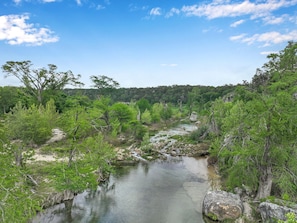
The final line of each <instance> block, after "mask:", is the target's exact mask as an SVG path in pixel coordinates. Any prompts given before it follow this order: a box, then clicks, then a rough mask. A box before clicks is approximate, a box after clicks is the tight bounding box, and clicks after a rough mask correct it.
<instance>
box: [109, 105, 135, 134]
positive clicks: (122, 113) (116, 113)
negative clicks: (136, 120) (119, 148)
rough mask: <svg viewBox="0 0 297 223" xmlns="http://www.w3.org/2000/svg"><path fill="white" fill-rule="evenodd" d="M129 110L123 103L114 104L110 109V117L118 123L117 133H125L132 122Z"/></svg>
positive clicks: (131, 113)
mask: <svg viewBox="0 0 297 223" xmlns="http://www.w3.org/2000/svg"><path fill="white" fill-rule="evenodd" d="M132 115H133V112H132V110H131V108H130V107H129V106H128V105H126V104H124V103H119V102H118V103H115V104H113V105H112V106H111V107H110V116H111V118H112V119H113V120H118V121H119V129H118V132H119V133H120V132H122V131H125V130H126V129H127V128H128V127H129V124H130V122H131V121H132V120H133V117H132Z"/></svg>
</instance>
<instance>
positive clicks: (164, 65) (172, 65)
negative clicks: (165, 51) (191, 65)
mask: <svg viewBox="0 0 297 223" xmlns="http://www.w3.org/2000/svg"><path fill="white" fill-rule="evenodd" d="M161 66H162V67H177V66H178V64H176V63H171V64H167V63H162V64H161Z"/></svg>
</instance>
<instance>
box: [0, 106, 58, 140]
mask: <svg viewBox="0 0 297 223" xmlns="http://www.w3.org/2000/svg"><path fill="white" fill-rule="evenodd" d="M56 119H57V113H56V109H55V106H54V102H53V101H50V102H48V103H47V105H46V107H45V108H44V107H43V106H42V105H40V106H36V105H32V106H31V107H29V108H28V109H27V108H25V107H23V106H22V105H21V104H20V103H18V104H17V105H16V106H15V107H14V108H13V109H12V110H11V112H10V113H8V114H7V116H6V121H5V124H6V129H7V132H8V137H9V138H10V139H11V140H21V141H23V142H24V143H25V144H29V143H35V144H38V145H40V144H42V143H44V142H45V141H46V140H47V139H48V138H49V137H50V136H51V130H52V128H53V127H54V125H55V123H56Z"/></svg>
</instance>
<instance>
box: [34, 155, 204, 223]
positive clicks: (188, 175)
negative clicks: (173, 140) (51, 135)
mask: <svg viewBox="0 0 297 223" xmlns="http://www.w3.org/2000/svg"><path fill="white" fill-rule="evenodd" d="M209 176H210V170H209V168H208V167H207V162H206V159H205V158H199V159H196V158H193V157H176V158H168V159H167V160H166V161H154V162H150V163H141V162H140V163H138V164H137V165H135V166H125V167H120V168H119V169H117V171H116V173H115V174H113V175H111V176H110V179H109V181H108V183H107V184H106V185H104V186H100V187H98V190H97V191H93V192H91V191H85V192H84V193H81V194H79V195H77V196H76V197H75V198H74V200H73V201H68V202H66V203H62V204H59V205H56V206H54V207H51V208H49V209H47V210H46V211H45V212H43V213H41V214H39V215H38V216H37V217H36V218H35V219H34V220H33V223H40V222H42V223H62V222H63V223H197V222H198V223H200V222H201V223H203V222H204V221H203V219H202V213H201V212H202V206H201V205H202V201H203V198H204V195H205V193H206V191H207V190H208V188H209V187H210V183H209V182H210V181H209Z"/></svg>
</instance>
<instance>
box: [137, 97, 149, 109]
mask: <svg viewBox="0 0 297 223" xmlns="http://www.w3.org/2000/svg"><path fill="white" fill-rule="evenodd" d="M136 105H137V106H138V108H139V110H140V112H141V113H143V112H144V111H145V110H150V109H151V104H150V102H149V101H148V100H147V99H145V98H141V99H140V100H138V101H137V102H136Z"/></svg>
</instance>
